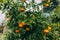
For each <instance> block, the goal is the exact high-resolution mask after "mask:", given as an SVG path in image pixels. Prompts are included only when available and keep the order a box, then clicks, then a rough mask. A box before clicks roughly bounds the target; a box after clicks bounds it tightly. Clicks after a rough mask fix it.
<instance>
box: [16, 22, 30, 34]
mask: <svg viewBox="0 0 60 40" xmlns="http://www.w3.org/2000/svg"><path fill="white" fill-rule="evenodd" d="M18 25H19V27H20V28H23V27H24V26H25V25H26V23H25V22H22V23H20V22H18ZM25 29H26V30H27V31H30V28H28V27H26V28H25ZM15 32H16V33H18V32H19V30H18V29H16V30H15Z"/></svg>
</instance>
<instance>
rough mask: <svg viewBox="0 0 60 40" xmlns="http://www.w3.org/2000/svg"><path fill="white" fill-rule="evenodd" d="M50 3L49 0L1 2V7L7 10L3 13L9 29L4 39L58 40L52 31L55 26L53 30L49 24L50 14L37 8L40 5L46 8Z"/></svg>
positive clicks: (10, 0)
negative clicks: (38, 0)
mask: <svg viewBox="0 0 60 40" xmlns="http://www.w3.org/2000/svg"><path fill="white" fill-rule="evenodd" d="M50 3H51V2H50V0H46V1H43V2H42V3H40V4H35V3H34V0H32V1H31V2H30V3H28V2H26V0H18V1H17V2H14V1H13V0H7V1H5V2H4V3H1V9H2V10H3V11H7V13H5V14H6V19H7V25H6V27H7V28H8V29H11V32H7V33H6V36H7V37H6V38H7V39H6V40H59V39H58V38H57V37H55V34H54V33H53V32H54V30H55V28H54V30H53V27H52V25H51V24H52V16H51V15H50V14H49V13H44V12H45V11H44V12H43V11H41V10H39V6H40V5H44V6H45V7H46V9H47V8H48V7H50V6H51V4H50ZM30 7H32V8H33V9H30ZM27 8H28V9H29V10H28V11H27ZM36 10H37V11H36ZM48 10H49V9H48ZM53 35H54V36H53Z"/></svg>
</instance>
